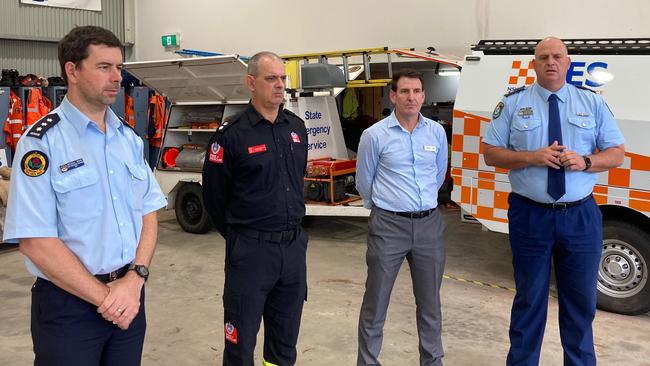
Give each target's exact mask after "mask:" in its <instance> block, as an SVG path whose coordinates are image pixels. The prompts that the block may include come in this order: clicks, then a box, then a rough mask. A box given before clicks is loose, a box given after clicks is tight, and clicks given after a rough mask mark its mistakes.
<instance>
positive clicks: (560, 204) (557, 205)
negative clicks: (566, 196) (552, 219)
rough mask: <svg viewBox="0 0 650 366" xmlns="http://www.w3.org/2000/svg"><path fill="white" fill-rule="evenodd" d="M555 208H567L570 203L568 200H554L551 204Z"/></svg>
mask: <svg viewBox="0 0 650 366" xmlns="http://www.w3.org/2000/svg"><path fill="white" fill-rule="evenodd" d="M551 207H552V208H553V209H554V210H566V209H567V208H568V207H569V205H568V204H567V203H566V202H553V205H552V206H551Z"/></svg>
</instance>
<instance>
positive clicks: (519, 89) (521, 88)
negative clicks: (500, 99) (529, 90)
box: [503, 86, 526, 97]
mask: <svg viewBox="0 0 650 366" xmlns="http://www.w3.org/2000/svg"><path fill="white" fill-rule="evenodd" d="M524 90H526V86H520V87H518V88H515V89H513V90H511V91H510V92H508V93H505V94H503V95H504V96H506V97H509V96H511V95H515V94H517V93H519V92H522V91H524Z"/></svg>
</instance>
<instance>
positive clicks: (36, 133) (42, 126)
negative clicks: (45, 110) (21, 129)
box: [27, 113, 61, 139]
mask: <svg viewBox="0 0 650 366" xmlns="http://www.w3.org/2000/svg"><path fill="white" fill-rule="evenodd" d="M60 120H61V117H59V115H58V114H56V113H50V114H48V115H46V116H45V117H43V118H41V119H39V120H38V121H37V122H36V123H34V124H33V125H32V127H30V129H29V132H27V136H31V137H36V138H37V139H42V138H43V136H44V135H45V132H47V130H49V129H50V128H52V126H54V125H55V124H57V123H59V121H60Z"/></svg>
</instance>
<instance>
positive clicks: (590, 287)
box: [506, 194, 603, 366]
mask: <svg viewBox="0 0 650 366" xmlns="http://www.w3.org/2000/svg"><path fill="white" fill-rule="evenodd" d="M508 220H509V224H508V225H509V230H510V245H511V247H512V265H513V267H514V273H515V283H516V287H517V293H516V295H515V299H514V302H513V304H512V314H511V319H510V351H509V353H508V358H507V361H506V364H507V365H508V366H531V365H537V364H538V363H539V355H540V349H541V346H542V339H543V337H544V327H545V325H546V314H547V305H548V287H549V278H550V271H551V260H552V261H553V264H554V266H555V277H556V281H557V289H558V304H559V323H560V338H561V341H562V348H563V349H564V365H565V366H592V365H596V355H595V352H594V345H593V335H592V327H591V325H592V321H593V319H594V316H595V313H596V281H597V277H598V263H599V261H600V255H601V251H602V244H603V239H602V236H603V235H602V215H601V212H600V210H599V209H598V206H597V205H596V203H595V201H594V200H593V198H592V199H589V200H586V201H585V202H583V203H582V204H579V205H577V206H572V207H569V208H566V209H553V208H546V207H540V206H537V205H534V204H532V203H530V202H528V201H526V199H525V198H522V197H520V196H517V195H513V194H511V195H510V208H509V210H508Z"/></svg>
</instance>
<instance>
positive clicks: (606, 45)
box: [472, 38, 650, 55]
mask: <svg viewBox="0 0 650 366" xmlns="http://www.w3.org/2000/svg"><path fill="white" fill-rule="evenodd" d="M539 41H541V39H519V40H517V39H511V40H483V41H480V42H479V43H478V44H476V45H473V47H472V51H483V53H484V54H486V55H532V54H533V53H534V52H535V46H536V45H537V43H538V42H539ZM563 41H564V43H565V44H566V46H567V49H568V50H569V54H572V55H576V54H578V55H611V54H614V55H650V38H583V39H564V40H563Z"/></svg>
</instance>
